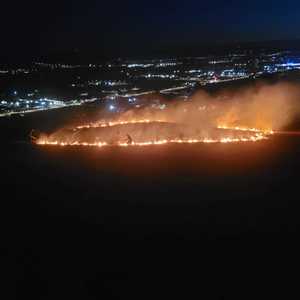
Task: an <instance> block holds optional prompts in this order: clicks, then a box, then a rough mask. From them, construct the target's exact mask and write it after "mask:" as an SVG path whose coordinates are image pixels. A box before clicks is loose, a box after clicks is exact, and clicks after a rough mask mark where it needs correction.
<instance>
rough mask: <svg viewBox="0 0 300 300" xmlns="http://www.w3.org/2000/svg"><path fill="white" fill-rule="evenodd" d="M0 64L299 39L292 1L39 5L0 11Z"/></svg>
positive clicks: (299, 16)
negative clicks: (56, 54) (48, 56)
mask: <svg viewBox="0 0 300 300" xmlns="http://www.w3.org/2000/svg"><path fill="white" fill-rule="evenodd" d="M0 25H1V26H0V28H1V50H0V55H2V57H5V56H9V57H25V56H34V55H38V54H41V53H42V54H45V53H50V52H53V51H73V50H75V49H78V50H80V51H81V50H84V51H87V50H93V51H99V52H101V53H103V54H108V53H111V54H112V55H122V54H123V53H126V54H137V53H140V54H142V53H144V52H147V51H148V52H149V49H150V50H151V49H159V48H161V49H163V48H164V49H176V48H177V47H193V46H194V45H202V44H209V43H231V42H247V41H265V40H291V39H298V38H299V36H300V34H299V28H300V2H299V1H298V0H286V1H281V0H280V1H279V0H272V1H263V0H252V1H241V0H223V1H222V0H214V1H199V0H185V1H182V0H172V1H163V0H160V1H159V0H152V1H138V0H131V1H130V0H129V1H113V0H108V1H106V2H104V1H96V0H92V1H89V0H85V1H78V0H72V1H71V0H66V1H64V0H61V1H57V0H52V1H50V0H43V1H33V0H27V1H20V0H19V1H17V0H11V1H7V2H6V4H3V3H2V8H1V18H0Z"/></svg>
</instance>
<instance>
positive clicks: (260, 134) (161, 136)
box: [35, 83, 300, 147]
mask: <svg viewBox="0 0 300 300" xmlns="http://www.w3.org/2000/svg"><path fill="white" fill-rule="evenodd" d="M299 95H300V89H299V87H297V86H296V85H293V84H288V83H280V84H273V85H270V84H269V85H267V84H262V83H258V84H256V85H255V86H253V87H248V88H243V89H239V90H233V91H228V90H227V91H222V92H219V93H217V94H214V95H211V94H208V93H206V92H203V91H201V92H198V93H196V94H195V95H194V96H192V97H191V98H190V99H188V100H187V101H177V102H175V103H174V104H173V105H172V106H169V107H168V108H166V109H165V110H155V109H153V108H150V107H148V108H143V109H138V110H130V111H127V112H126V113H124V114H122V115H119V116H118V118H115V119H110V120H100V121H98V122H92V123H87V124H83V125H80V126H77V127H71V128H63V129H61V130H59V131H57V132H54V133H53V134H50V135H46V134H42V135H40V137H39V138H38V139H37V140H36V141H35V142H36V143H37V144H40V145H61V146H72V145H73V146H98V147H103V146H109V145H116V146H124V147H125V146H146V145H161V144H167V143H230V142H250V141H252V142H256V141H260V140H263V139H267V138H268V136H269V135H271V134H273V133H274V132H276V131H278V130H281V129H282V128H284V127H285V126H286V125H288V124H289V123H290V122H291V121H292V120H293V119H294V117H295V116H296V114H298V113H299V105H298V99H299Z"/></svg>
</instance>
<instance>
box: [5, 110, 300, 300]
mask: <svg viewBox="0 0 300 300" xmlns="http://www.w3.org/2000/svg"><path fill="white" fill-rule="evenodd" d="M26 118H27V117H26ZM26 118H25V121H24V120H23V119H20V120H17V122H18V124H17V125H15V127H12V126H11V124H15V123H13V122H11V120H2V121H1V132H2V137H3V141H2V143H1V149H0V155H1V166H2V168H1V210H0V211H1V216H0V217H1V241H2V247H1V248H2V249H3V250H2V251H3V256H2V257H3V262H4V267H3V268H2V272H3V274H4V275H5V278H6V280H5V281H3V283H4V284H3V288H2V289H1V293H2V292H3V293H5V292H8V293H9V297H5V299H14V298H17V299H23V298H25V297H27V296H29V297H30V299H74V298H79V299H111V298H113V299H132V298H136V299H161V298H165V299H172V298H174V296H179V297H180V298H182V299H194V298H199V297H203V298H204V299H212V298H213V299H215V298H220V299H232V298H233V295H235V296H237V298H239V299H244V298H250V299H253V297H254V298H255V299H256V298H260V296H266V297H267V298H269V296H270V295H271V294H278V293H279V292H280V291H281V293H282V294H281V295H283V296H284V297H286V295H287V294H288V293H290V292H291V290H290V289H288V288H285V287H282V283H283V280H284V278H287V277H288V276H289V275H290V274H291V273H290V271H289V269H288V267H291V269H294V271H296V270H297V267H296V260H295V258H294V256H293V258H291V257H292V256H291V253H292V252H293V251H294V250H295V245H296V244H297V242H298V240H299V238H298V232H299V230H300V228H299V223H300V218H299V209H300V204H299V173H300V171H299V170H300V169H299V167H300V153H299V152H300V150H299V149H300V137H289V136H274V137H272V138H271V139H270V140H268V141H263V142H258V143H244V144H226V145H225V144H224V145H187V146H186V145H172V146H161V147H160V146H159V147H148V148H128V149H127V148H126V149H124V148H122V149H120V148H105V149H97V148H95V149H94V148H87V149H83V148H76V147H75V148H57V147H39V146H34V145H30V144H29V143H25V141H26V134H25V133H27V132H28V130H29V129H30V127H33V126H34V123H35V122H36V123H38V121H40V120H39V118H42V117H40V115H39V114H38V115H35V116H34V117H30V118H31V119H30V118H27V119H26ZM34 118H37V120H33V119H34ZM49 118H50V117H49ZM48 121H49V120H48ZM49 122H50V121H49ZM26 124H27V125H26ZM46 125H47V120H45V122H44V126H46ZM26 126H28V128H27V127H26ZM183 246H184V247H183ZM282 248H283V249H284V251H281V249H282ZM282 267H283V268H284V270H282ZM252 274H253V275H252ZM292 277H293V279H292V280H291V281H290V283H291V284H292V283H294V281H296V280H297V276H296V275H295V277H294V276H292ZM289 280H290V279H289ZM259 287H262V288H263V291H262V292H258V290H260V289H259ZM204 293H205V294H206V293H208V296H203V294H204ZM222 297H223V298H222ZM3 299H4V298H3Z"/></svg>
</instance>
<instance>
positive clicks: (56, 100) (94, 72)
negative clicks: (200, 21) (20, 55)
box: [0, 51, 300, 117]
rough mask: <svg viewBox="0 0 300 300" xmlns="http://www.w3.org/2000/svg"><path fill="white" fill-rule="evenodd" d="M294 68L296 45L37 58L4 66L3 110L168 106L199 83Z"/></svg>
mask: <svg viewBox="0 0 300 300" xmlns="http://www.w3.org/2000/svg"><path fill="white" fill-rule="evenodd" d="M295 69H300V53H298V52H293V51H281V52H264V51H261V53H260V54H255V55H254V54H253V53H252V52H251V51H243V52H240V53H231V54H227V55H224V56H201V57H181V58H164V59H144V60H122V59H116V60H112V61H109V62H106V63H102V64H88V65H71V64H61V63H55V64H53V63H47V62H43V61H36V62H33V63H32V64H30V65H27V66H20V67H17V68H12V67H5V66H0V83H1V90H0V116H1V117H7V116H10V115H14V114H17V115H24V114H26V113H32V112H36V111H42V110H50V109H59V108H65V107H68V106H77V105H85V104H88V103H91V102H97V101H99V102H100V103H102V104H104V105H105V107H107V110H109V111H112V112H120V111H122V110H123V109H125V107H126V108H128V107H137V108H138V107H142V106H144V105H149V104H150V105H152V106H153V107H155V108H157V109H164V108H165V107H166V103H165V101H163V100H162V99H166V98H176V99H178V98H182V99H183V100H184V99H187V98H188V97H189V95H190V94H191V93H193V91H194V90H195V89H197V88H199V87H200V86H205V85H207V84H217V83H220V82H230V81H236V80H241V79H246V78H259V77H261V76H264V75H266V74H273V73H280V72H286V71H291V70H295Z"/></svg>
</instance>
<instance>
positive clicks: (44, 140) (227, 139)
mask: <svg viewBox="0 0 300 300" xmlns="http://www.w3.org/2000/svg"><path fill="white" fill-rule="evenodd" d="M145 124H168V123H167V122H165V121H162V120H159V121H155V122H153V121H151V120H148V119H146V120H131V121H114V122H97V123H91V124H88V125H83V126H77V127H75V128H73V129H72V131H73V132H75V134H76V133H77V132H80V131H81V130H88V129H97V128H100V129H101V128H109V127H114V126H116V127H117V126H126V125H133V126H135V125H145ZM217 129H218V130H224V133H225V132H226V131H230V132H232V134H231V135H230V136H226V135H222V134H221V136H220V137H218V138H207V137H204V138H170V139H165V138H162V139H159V138H156V139H155V140H149V141H134V140H132V139H131V138H130V140H127V141H122V140H119V141H115V142H108V141H97V142H83V141H82V140H79V139H78V140H68V136H67V137H64V138H63V139H61V138H60V139H55V137H54V138H53V137H51V136H50V137H48V136H42V137H40V138H39V139H38V140H37V141H36V144H38V145H50V146H61V147H64V146H83V147H99V148H102V147H108V146H119V147H137V146H139V147H145V146H155V145H166V144H198V143H206V144H212V143H222V144H227V143H241V142H257V141H261V140H265V139H267V138H268V136H269V135H270V134H272V133H273V131H271V130H260V129H257V128H246V127H233V128H231V127H227V126H224V125H223V126H218V127H217ZM243 132H244V134H241V133H243Z"/></svg>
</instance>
